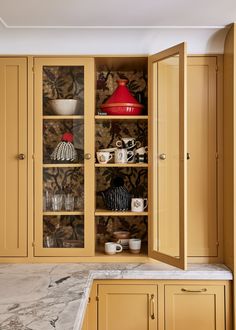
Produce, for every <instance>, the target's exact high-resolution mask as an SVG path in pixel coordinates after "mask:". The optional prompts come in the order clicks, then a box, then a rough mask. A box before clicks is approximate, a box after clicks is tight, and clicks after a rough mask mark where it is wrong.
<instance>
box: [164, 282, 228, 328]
mask: <svg viewBox="0 0 236 330" xmlns="http://www.w3.org/2000/svg"><path fill="white" fill-rule="evenodd" d="M185 329H186V330H187V329H191V330H199V329H201V330H225V304H224V286H223V285H221V286H216V285H212V286H210V285H204V284H202V285H189V284H186V285H185V284H182V285H166V286H165V330H185Z"/></svg>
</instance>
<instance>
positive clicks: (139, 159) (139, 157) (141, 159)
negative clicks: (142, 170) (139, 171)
mask: <svg viewBox="0 0 236 330" xmlns="http://www.w3.org/2000/svg"><path fill="white" fill-rule="evenodd" d="M135 161H136V162H137V163H147V154H144V155H139V154H137V155H135Z"/></svg>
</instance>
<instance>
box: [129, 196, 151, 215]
mask: <svg viewBox="0 0 236 330" xmlns="http://www.w3.org/2000/svg"><path fill="white" fill-rule="evenodd" d="M147 206H148V201H147V198H132V199H131V211H132V212H143V211H144V210H145V209H146V208H147Z"/></svg>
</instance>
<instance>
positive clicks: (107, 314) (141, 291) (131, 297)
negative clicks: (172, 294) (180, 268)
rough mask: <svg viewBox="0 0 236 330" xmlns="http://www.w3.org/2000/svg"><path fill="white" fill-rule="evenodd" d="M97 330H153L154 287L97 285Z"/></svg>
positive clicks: (154, 314) (155, 315)
mask: <svg viewBox="0 0 236 330" xmlns="http://www.w3.org/2000/svg"><path fill="white" fill-rule="evenodd" d="M98 295H99V302H98V329H99V330H121V329H122V330H156V329H157V286H156V285H99V289H98Z"/></svg>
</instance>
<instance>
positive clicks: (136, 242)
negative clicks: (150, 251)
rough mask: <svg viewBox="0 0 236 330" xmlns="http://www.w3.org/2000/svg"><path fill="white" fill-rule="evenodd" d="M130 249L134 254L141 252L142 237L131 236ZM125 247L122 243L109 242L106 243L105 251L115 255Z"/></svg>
mask: <svg viewBox="0 0 236 330" xmlns="http://www.w3.org/2000/svg"><path fill="white" fill-rule="evenodd" d="M128 248H129V251H130V252H131V253H134V254H138V253H140V250H141V239H140V238H130V239H129V247H128ZM123 250H124V247H123V246H122V244H120V243H114V242H107V243H105V253H106V254H109V255H113V254H116V253H119V252H122V251H123Z"/></svg>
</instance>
